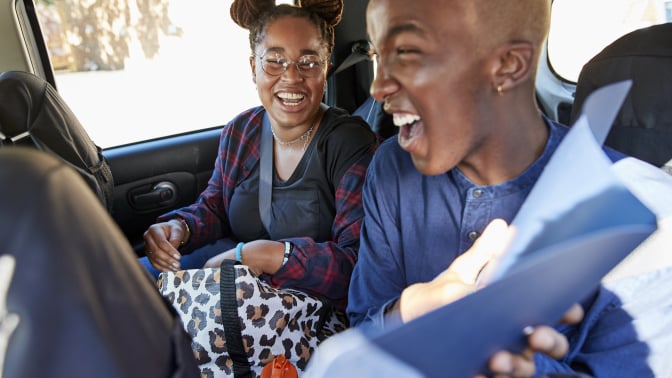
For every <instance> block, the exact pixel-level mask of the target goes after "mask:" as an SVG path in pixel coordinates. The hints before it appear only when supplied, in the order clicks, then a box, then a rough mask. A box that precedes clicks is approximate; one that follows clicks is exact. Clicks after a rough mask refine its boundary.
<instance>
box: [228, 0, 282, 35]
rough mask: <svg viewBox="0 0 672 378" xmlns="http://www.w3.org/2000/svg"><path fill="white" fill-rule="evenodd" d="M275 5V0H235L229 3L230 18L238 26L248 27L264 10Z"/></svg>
mask: <svg viewBox="0 0 672 378" xmlns="http://www.w3.org/2000/svg"><path fill="white" fill-rule="evenodd" d="M273 7H275V0H235V1H234V2H233V4H231V10H230V13H231V19H232V20H233V22H235V23H236V24H238V26H240V27H242V28H245V29H249V28H250V25H252V23H253V22H255V21H256V20H257V19H259V17H260V16H261V15H262V14H263V13H264V12H266V11H268V10H270V9H273Z"/></svg>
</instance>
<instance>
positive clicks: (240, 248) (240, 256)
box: [236, 242, 245, 264]
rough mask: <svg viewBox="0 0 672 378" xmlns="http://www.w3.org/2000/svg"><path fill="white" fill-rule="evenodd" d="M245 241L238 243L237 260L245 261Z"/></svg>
mask: <svg viewBox="0 0 672 378" xmlns="http://www.w3.org/2000/svg"><path fill="white" fill-rule="evenodd" d="M244 245H245V243H243V242H240V243H238V244H237V245H236V261H238V262H239V263H241V264H242V263H243V246H244Z"/></svg>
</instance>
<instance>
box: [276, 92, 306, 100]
mask: <svg viewBox="0 0 672 378" xmlns="http://www.w3.org/2000/svg"><path fill="white" fill-rule="evenodd" d="M278 97H280V98H281V99H284V100H303V97H304V95H303V94H301V93H289V92H281V93H278Z"/></svg>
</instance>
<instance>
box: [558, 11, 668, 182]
mask: <svg viewBox="0 0 672 378" xmlns="http://www.w3.org/2000/svg"><path fill="white" fill-rule="evenodd" d="M628 79H629V80H632V81H633V85H632V88H631V90H630V93H629V94H628V97H627V98H626V100H625V102H624V104H623V106H622V108H621V110H620V112H619V114H618V115H617V117H616V120H615V121H614V125H613V127H612V129H611V131H610V133H609V135H608V137H607V140H606V142H605V144H606V145H608V146H610V147H612V148H615V149H617V150H619V151H621V152H624V153H626V154H628V155H631V156H634V157H636V158H639V159H641V160H644V161H647V162H649V163H651V164H653V165H655V166H658V167H661V166H663V165H665V164H666V163H667V162H668V161H670V159H671V158H672V23H667V24H661V25H655V26H651V27H648V28H643V29H639V30H635V31H633V32H631V33H629V34H626V35H624V36H622V37H621V38H619V39H617V40H616V41H614V42H613V43H612V44H610V45H609V46H607V47H606V48H605V49H604V50H602V51H601V52H600V53H599V54H597V55H596V56H595V57H593V58H592V59H591V60H590V61H589V62H588V63H586V64H585V66H584V67H583V69H582V71H581V74H580V76H579V80H578V83H577V88H576V98H575V100H574V105H573V107H572V119H571V122H570V124H572V123H574V121H576V118H577V117H578V114H579V112H580V110H581V107H582V104H583V101H584V100H585V99H586V97H587V96H588V95H589V94H590V93H591V92H593V91H594V90H595V89H597V88H599V87H602V86H604V85H607V84H610V83H615V82H618V81H623V80H628ZM666 168H669V167H666ZM666 170H667V169H666ZM668 172H669V170H668Z"/></svg>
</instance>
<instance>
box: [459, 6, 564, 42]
mask: <svg viewBox="0 0 672 378" xmlns="http://www.w3.org/2000/svg"><path fill="white" fill-rule="evenodd" d="M448 1H463V0H448ZM466 3H467V4H469V5H470V6H472V7H473V11H474V12H475V17H476V18H477V19H478V23H477V25H480V27H478V28H477V30H478V33H479V37H480V38H479V40H480V41H481V43H484V44H485V46H487V47H494V46H497V45H500V44H502V43H507V42H529V43H531V44H532V45H533V46H534V47H535V48H537V49H539V48H540V47H541V45H542V43H543V42H544V40H545V39H546V35H547V34H548V28H549V26H550V16H551V4H550V0H469V1H467V2H466ZM469 5H467V6H469Z"/></svg>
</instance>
